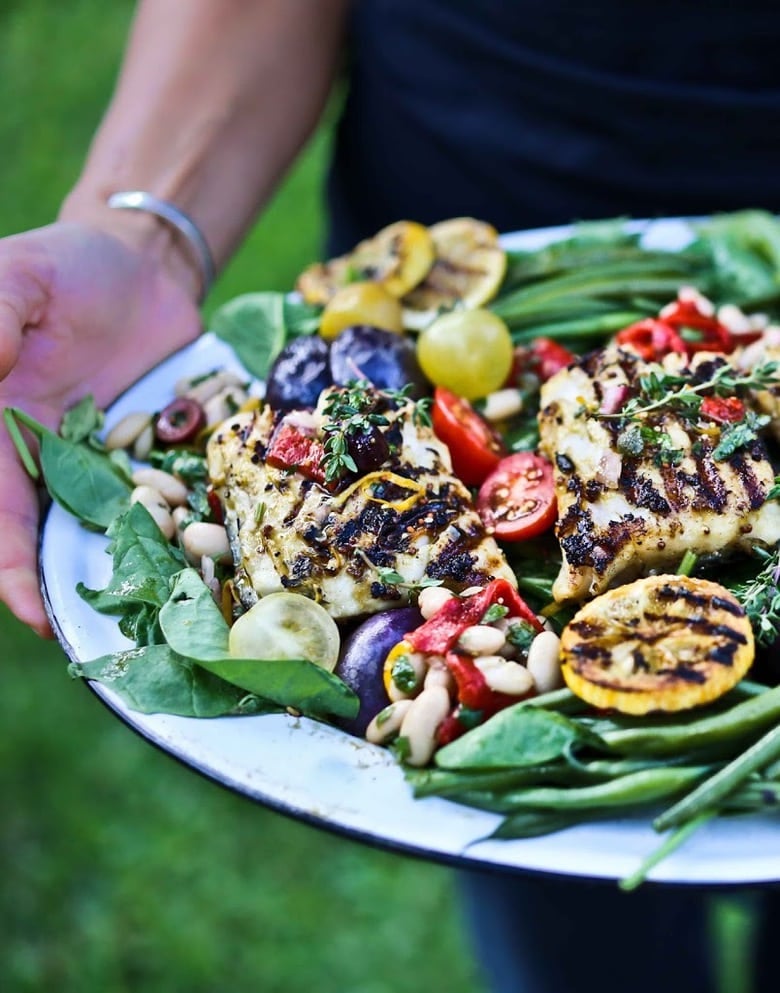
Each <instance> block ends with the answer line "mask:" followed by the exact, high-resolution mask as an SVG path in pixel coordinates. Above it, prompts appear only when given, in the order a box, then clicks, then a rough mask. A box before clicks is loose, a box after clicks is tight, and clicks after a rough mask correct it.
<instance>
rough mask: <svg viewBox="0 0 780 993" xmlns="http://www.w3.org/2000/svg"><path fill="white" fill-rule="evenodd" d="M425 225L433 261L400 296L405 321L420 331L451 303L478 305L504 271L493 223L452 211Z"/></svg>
mask: <svg viewBox="0 0 780 993" xmlns="http://www.w3.org/2000/svg"><path fill="white" fill-rule="evenodd" d="M428 230H429V231H430V234H431V237H432V239H433V246H434V251H435V260H434V263H433V265H432V266H431V268H430V271H429V272H428V275H427V276H426V277H425V279H424V280H423V281H422V282H421V283H420V284H419V286H416V287H415V288H414V289H413V290H412V291H411V292H410V293H407V295H406V296H405V297H404V298H403V300H402V303H403V308H404V327H406V328H408V329H409V330H410V331H421V330H422V329H423V328H425V327H427V325H428V324H430V323H431V321H433V320H434V319H435V318H436V317H437V316H438V315H439V314H440V313H442V312H445V311H448V310H452V309H453V308H454V307H466V308H468V309H471V308H473V307H481V306H482V305H483V304H485V303H487V302H488V300H492V298H493V297H494V296H495V295H496V293H497V292H498V290H499V288H500V286H501V283H502V281H503V279H504V276H505V274H506V252H505V251H504V249H503V248H502V247H501V245H500V243H499V240H498V232H497V231H496V229H495V228H494V227H493V226H492V225H490V224H486V223H485V222H484V221H477V220H475V219H474V218H473V217H453V218H451V219H450V220H447V221H440V222H439V223H438V224H433V225H432V226H431V227H430V228H429V229H428Z"/></svg>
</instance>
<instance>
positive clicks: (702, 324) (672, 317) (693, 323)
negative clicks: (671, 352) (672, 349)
mask: <svg viewBox="0 0 780 993" xmlns="http://www.w3.org/2000/svg"><path fill="white" fill-rule="evenodd" d="M663 321H664V323H665V324H668V325H669V326H670V327H671V328H673V330H674V331H675V332H676V333H677V334H679V336H680V339H681V340H682V342H683V347H684V349H685V351H686V352H687V353H688V355H695V354H696V352H725V353H726V354H728V353H730V352H733V351H734V348H735V346H736V342H735V340H734V337H733V335H732V334H731V332H730V331H729V329H728V328H727V327H726V326H725V325H724V324H721V323H720V321H719V320H718V319H717V318H715V317H708V316H707V315H706V314H702V313H701V312H700V311H699V310H698V309H697V307H696V304H695V303H693V302H689V301H678V302H677V304H676V305H675V307H674V309H672V308H664V316H663ZM686 328H688V329H690V330H691V331H692V332H694V335H695V336H691V335H687V336H686V334H685V330H686Z"/></svg>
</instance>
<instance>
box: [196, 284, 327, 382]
mask: <svg viewBox="0 0 780 993" xmlns="http://www.w3.org/2000/svg"><path fill="white" fill-rule="evenodd" d="M320 313H321V308H320V307H314V306H312V305H310V304H307V303H304V302H303V301H301V300H294V299H290V298H289V296H288V294H286V293H275V292H271V291H265V292H260V293H243V294H241V295H240V296H237V297H234V298H233V299H232V300H229V301H228V302H227V303H225V304H223V305H222V306H221V307H219V308H218V309H217V310H216V311H215V312H214V314H213V316H212V318H211V321H210V322H209V325H210V327H211V330H212V331H213V332H214V334H216V336H217V337H218V338H221V339H222V340H223V341H226V342H227V343H228V344H229V345H230V346H231V347H232V348H233V351H234V352H235V353H236V355H237V356H238V358H239V359H240V360H241V362H242V364H243V365H244V367H245V368H246V369H247V370H248V371H249V372H250V373H252V375H254V376H257V377H258V379H265V377H266V376H267V374H268V370H269V369H270V367H271V363H272V362H273V360H274V359H275V358H276V356H277V355H278V353H279V352H280V351H281V350H282V348H283V347H284V345H285V344H286V342H287V341H288V339H289V338H292V337H296V336H298V335H303V334H314V332H315V331H316V330H317V328H318V327H319V315H320Z"/></svg>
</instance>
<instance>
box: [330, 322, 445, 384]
mask: <svg viewBox="0 0 780 993" xmlns="http://www.w3.org/2000/svg"><path fill="white" fill-rule="evenodd" d="M330 369H331V373H332V375H333V382H334V383H336V385H337V386H346V385H347V384H348V383H350V382H352V381H354V380H358V379H366V380H368V382H369V383H372V384H373V385H374V386H376V387H377V389H380V390H382V389H390V390H400V389H401V388H402V387H404V386H406V385H407V384H411V386H412V390H411V395H412V396H413V397H415V398H419V397H422V396H426V395H427V394H428V393H430V392H431V386H430V383H429V382H428V380H427V379H426V378H425V376H424V375H423V372H422V370H421V369H420V364H419V362H418V361H417V350H416V348H415V345H414V342H413V341H412V339H410V338H407V337H405V336H404V335H401V334H395V332H393V331H383V330H382V329H381V328H374V327H370V326H369V325H367V324H357V325H354V326H353V327H349V328H345V329H344V330H343V331H342V332H341V334H340V335H339V336H338V338H336V340H335V341H334V342H333V344H332V345H331V346H330Z"/></svg>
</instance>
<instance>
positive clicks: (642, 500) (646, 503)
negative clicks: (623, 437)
mask: <svg viewBox="0 0 780 993" xmlns="http://www.w3.org/2000/svg"><path fill="white" fill-rule="evenodd" d="M639 466H640V463H639V461H638V460H637V459H634V458H626V457H624V459H623V466H622V469H621V472H620V482H619V486H620V487H621V489H624V490H625V491H626V494H627V496H628V498H629V500H630V502H631V503H633V504H634V506H636V507H645V508H647V510H651V511H652V512H653V513H654V514H660V515H661V516H662V517H665V516H666V515H667V514H669V513H670V512H671V509H672V508H671V507H670V506H669V501H668V500H666V498H665V497H663V496H662V495H661V494H660V493H659V492H658V490H657V489H656V488H655V486H654V485H653V481H652V479H650V478H649V477H648V476H645V475H643V474H642V473H641V472H640V471H639Z"/></svg>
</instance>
